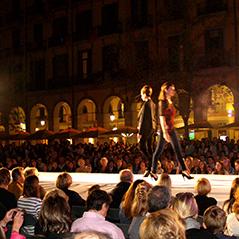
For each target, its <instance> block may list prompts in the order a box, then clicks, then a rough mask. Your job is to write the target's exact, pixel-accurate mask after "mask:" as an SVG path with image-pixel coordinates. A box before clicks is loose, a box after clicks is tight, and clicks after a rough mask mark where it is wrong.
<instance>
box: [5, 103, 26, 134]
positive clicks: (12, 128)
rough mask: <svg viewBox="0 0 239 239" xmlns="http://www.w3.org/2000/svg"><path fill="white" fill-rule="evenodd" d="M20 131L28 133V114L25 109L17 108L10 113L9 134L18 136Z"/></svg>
mask: <svg viewBox="0 0 239 239" xmlns="http://www.w3.org/2000/svg"><path fill="white" fill-rule="evenodd" d="M19 131H26V114H25V112H24V110H23V108H21V107H19V106H17V107H14V108H13V109H12V110H11V111H10V113H9V133H10V134H16V133H17V132H19Z"/></svg>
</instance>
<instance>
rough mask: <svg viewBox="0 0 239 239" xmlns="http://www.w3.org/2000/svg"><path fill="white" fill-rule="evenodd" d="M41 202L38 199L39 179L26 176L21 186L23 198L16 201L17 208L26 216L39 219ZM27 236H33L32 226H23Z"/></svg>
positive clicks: (33, 176)
mask: <svg viewBox="0 0 239 239" xmlns="http://www.w3.org/2000/svg"><path fill="white" fill-rule="evenodd" d="M41 204H42V200H41V199H40V190H39V179H38V177H37V176H35V175H32V176H28V177H26V179H25V182H24V186H23V196H22V197H20V198H19V199H18V201H17V207H18V208H20V209H23V210H24V211H25V212H26V213H27V214H30V215H32V216H34V217H35V218H36V219H38V218H39V213H40V209H41ZM24 230H25V232H26V234H28V235H34V226H33V225H27V226H24Z"/></svg>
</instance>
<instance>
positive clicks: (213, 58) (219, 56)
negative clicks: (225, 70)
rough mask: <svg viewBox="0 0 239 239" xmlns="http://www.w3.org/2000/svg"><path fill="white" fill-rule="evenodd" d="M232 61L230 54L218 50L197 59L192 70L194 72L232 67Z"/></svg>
mask: <svg viewBox="0 0 239 239" xmlns="http://www.w3.org/2000/svg"><path fill="white" fill-rule="evenodd" d="M233 59H234V57H233V55H232V54H231V53H230V52H226V51H223V50H221V51H220V50H218V51H214V52H211V53H207V54H206V55H204V56H201V57H198V58H197V60H196V62H195V66H194V68H195V70H200V69H207V68H215V67H222V66H233Z"/></svg>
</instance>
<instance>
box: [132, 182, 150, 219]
mask: <svg viewBox="0 0 239 239" xmlns="http://www.w3.org/2000/svg"><path fill="white" fill-rule="evenodd" d="M151 187H152V186H151V185H150V184H149V183H148V182H143V183H140V184H138V186H137V188H136V190H135V196H134V200H133V202H132V208H131V215H132V217H137V216H139V215H140V216H143V215H144V214H145V213H146V212H147V211H148V202H147V193H148V191H149V189H150V188H151Z"/></svg>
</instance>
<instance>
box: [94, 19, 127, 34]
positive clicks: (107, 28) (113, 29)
mask: <svg viewBox="0 0 239 239" xmlns="http://www.w3.org/2000/svg"><path fill="white" fill-rule="evenodd" d="M109 21H110V20H109ZM122 32H123V24H122V23H121V22H118V23H117V24H116V25H113V24H112V25H101V26H99V27H98V35H99V36H104V35H110V34H114V33H122Z"/></svg>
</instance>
